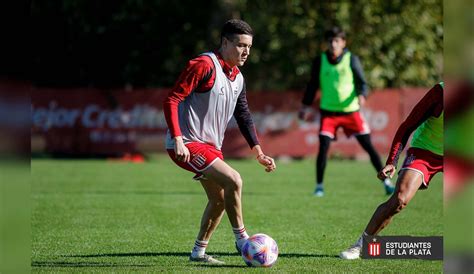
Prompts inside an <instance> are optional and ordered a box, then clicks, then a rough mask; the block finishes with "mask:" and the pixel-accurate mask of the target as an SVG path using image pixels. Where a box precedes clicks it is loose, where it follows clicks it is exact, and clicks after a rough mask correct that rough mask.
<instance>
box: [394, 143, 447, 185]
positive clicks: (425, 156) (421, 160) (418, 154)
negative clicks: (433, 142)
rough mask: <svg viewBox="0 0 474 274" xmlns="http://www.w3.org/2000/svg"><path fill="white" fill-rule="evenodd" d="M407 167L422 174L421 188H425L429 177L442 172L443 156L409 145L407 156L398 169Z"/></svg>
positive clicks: (428, 182)
mask: <svg viewBox="0 0 474 274" xmlns="http://www.w3.org/2000/svg"><path fill="white" fill-rule="evenodd" d="M404 169H409V170H413V171H416V172H418V173H420V174H421V175H422V180H423V184H422V186H421V188H427V187H428V185H429V184H430V181H431V178H433V176H434V175H435V174H436V173H438V172H443V156H441V155H437V154H434V153H433V152H431V151H429V150H425V149H421V148H416V147H411V148H409V149H408V150H407V157H406V158H405V161H404V162H403V166H402V168H401V169H400V171H402V170H404Z"/></svg>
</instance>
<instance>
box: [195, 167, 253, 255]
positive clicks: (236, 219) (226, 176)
mask: <svg viewBox="0 0 474 274" xmlns="http://www.w3.org/2000/svg"><path fill="white" fill-rule="evenodd" d="M203 173H204V175H205V176H206V178H208V179H209V180H211V181H213V182H216V183H217V184H218V185H219V186H220V187H221V188H222V189H223V191H224V208H225V211H226V212H227V216H228V218H229V221H230V224H231V225H232V229H233V232H234V235H235V240H236V244H237V248H238V249H240V248H241V246H242V245H243V243H244V242H245V240H246V239H247V238H248V234H247V232H246V230H245V226H244V221H243V216H242V199H241V197H242V178H241V177H240V174H239V173H238V172H237V171H236V170H235V169H233V168H232V167H231V166H229V165H228V164H227V163H225V162H224V161H222V160H221V159H216V161H215V162H214V163H213V164H212V166H210V167H209V168H208V169H206V170H205V171H203Z"/></svg>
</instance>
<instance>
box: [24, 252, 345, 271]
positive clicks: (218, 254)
mask: <svg viewBox="0 0 474 274" xmlns="http://www.w3.org/2000/svg"><path fill="white" fill-rule="evenodd" d="M210 255H212V256H214V257H216V258H219V257H230V256H238V255H237V254H236V253H235V252H213V253H210ZM160 256H165V257H184V258H185V259H186V260H187V258H188V257H189V252H130V253H103V254H85V255H64V256H62V257H69V258H100V257H160ZM278 257H280V258H338V256H336V255H326V254H308V253H282V254H279V256H278ZM192 264H193V265H194V266H195V267H198V268H247V266H246V265H244V264H225V265H208V264H202V263H192ZM31 266H32V267H152V266H153V265H149V264H120V263H107V262H65V261H33V262H32V263H31Z"/></svg>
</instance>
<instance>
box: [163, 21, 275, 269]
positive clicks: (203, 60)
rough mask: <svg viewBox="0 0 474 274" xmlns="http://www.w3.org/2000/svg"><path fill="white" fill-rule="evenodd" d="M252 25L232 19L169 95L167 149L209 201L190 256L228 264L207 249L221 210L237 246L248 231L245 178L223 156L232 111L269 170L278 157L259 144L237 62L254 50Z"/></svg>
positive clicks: (242, 131)
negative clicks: (213, 46) (218, 41)
mask: <svg viewBox="0 0 474 274" xmlns="http://www.w3.org/2000/svg"><path fill="white" fill-rule="evenodd" d="M252 38H253V31H252V29H251V27H250V26H249V25H248V24H247V23H246V22H244V21H242V20H236V19H232V20H229V21H227V22H226V23H225V24H224V26H223V28H222V32H221V44H220V47H219V49H218V50H216V51H213V52H206V53H203V54H201V55H200V56H198V57H197V58H195V59H192V60H190V61H189V62H188V64H187V66H186V68H185V69H184V70H183V72H182V73H181V75H180V77H179V79H178V81H177V82H176V84H175V86H174V87H173V89H172V90H171V91H170V93H169V94H168V97H167V98H166V100H165V102H164V104H163V109H164V114H165V118H166V122H167V124H168V132H167V136H166V149H167V151H168V154H169V156H170V157H171V159H172V160H173V161H174V162H175V163H176V164H177V165H178V166H180V167H181V168H183V169H186V170H188V171H191V172H193V173H195V176H194V177H193V179H195V180H198V181H199V182H200V183H201V185H202V187H203V188H204V191H205V192H206V195H207V198H208V203H207V206H206V208H205V210H204V213H203V215H202V219H201V226H200V230H199V233H198V235H197V239H196V241H195V244H194V248H193V249H192V252H191V256H190V261H194V262H203V263H209V264H223V262H222V261H219V260H217V259H215V258H213V257H211V256H209V255H207V254H206V253H205V250H206V247H207V245H208V242H209V239H210V238H211V236H212V233H213V232H214V230H215V229H216V227H217V226H218V225H219V223H220V221H221V218H222V215H223V214H224V210H225V212H227V216H228V218H229V221H230V223H231V225H232V228H233V232H234V235H235V241H236V242H235V246H236V248H237V250H238V251H240V250H241V247H242V245H243V243H244V242H245V240H246V239H247V238H248V237H249V236H248V234H247V232H246V230H245V226H244V221H243V216H242V201H241V195H242V178H241V177H240V174H239V173H238V172H237V171H236V170H235V169H233V168H232V167H231V166H230V165H229V164H227V163H226V162H225V161H224V157H223V155H222V152H221V146H222V142H223V139H224V132H225V130H226V127H227V124H228V122H229V121H230V119H231V118H232V117H234V118H235V119H236V121H237V124H238V126H239V129H240V131H241V133H242V134H243V136H244V137H245V139H246V140H247V142H248V144H249V146H250V147H251V149H252V150H253V151H254V152H255V155H256V160H257V161H258V163H260V164H261V165H263V166H264V167H265V170H266V171H267V172H271V171H273V170H275V168H276V165H275V161H274V160H273V159H272V158H271V157H269V156H267V155H265V153H264V152H263V150H262V148H261V147H260V144H259V141H258V138H257V133H256V130H255V126H254V123H253V120H252V117H251V114H250V111H249V107H248V104H247V98H246V88H245V82H244V77H243V76H242V73H241V72H240V70H239V69H238V68H237V67H238V66H242V65H243V64H244V63H245V61H246V60H247V58H248V56H249V54H250V48H251V46H252Z"/></svg>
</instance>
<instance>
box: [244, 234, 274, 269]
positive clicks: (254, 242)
mask: <svg viewBox="0 0 474 274" xmlns="http://www.w3.org/2000/svg"><path fill="white" fill-rule="evenodd" d="M242 258H243V259H244V261H245V263H246V264H247V265H248V266H263V267H270V266H272V265H273V264H274V263H275V262H276V260H277V258H278V246H277V243H276V242H275V240H273V239H272V237H270V236H268V235H266V234H262V233H259V234H255V235H253V236H252V237H250V238H248V239H247V241H245V243H244V245H243V246H242Z"/></svg>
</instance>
